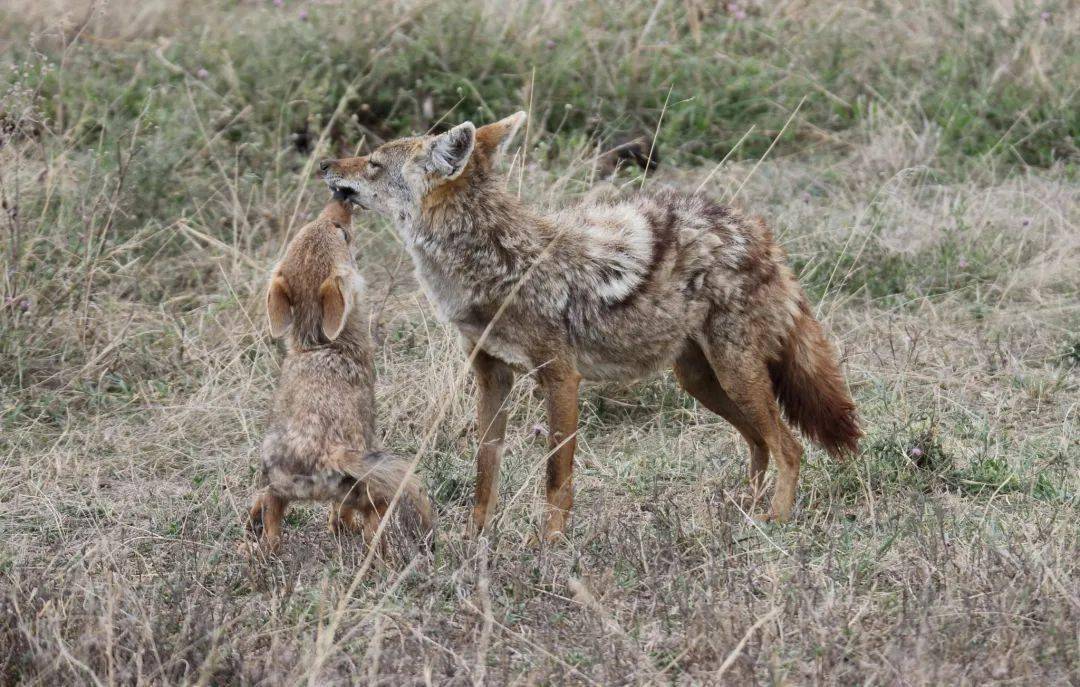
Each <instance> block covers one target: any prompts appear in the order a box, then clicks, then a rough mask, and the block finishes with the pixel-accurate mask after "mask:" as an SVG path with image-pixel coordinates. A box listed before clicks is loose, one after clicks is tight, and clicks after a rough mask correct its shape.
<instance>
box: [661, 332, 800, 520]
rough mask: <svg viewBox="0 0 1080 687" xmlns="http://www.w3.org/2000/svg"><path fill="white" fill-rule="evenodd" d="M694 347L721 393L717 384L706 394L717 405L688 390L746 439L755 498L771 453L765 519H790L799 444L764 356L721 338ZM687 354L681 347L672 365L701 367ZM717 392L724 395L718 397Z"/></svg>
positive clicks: (760, 486)
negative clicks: (772, 479) (773, 475)
mask: <svg viewBox="0 0 1080 687" xmlns="http://www.w3.org/2000/svg"><path fill="white" fill-rule="evenodd" d="M698 351H699V352H700V353H702V354H703V355H704V357H705V358H706V360H707V361H708V363H709V366H710V367H711V368H712V372H713V375H714V378H715V381H716V383H717V386H718V387H719V391H720V393H719V394H717V393H715V391H716V389H715V388H713V389H712V391H713V393H711V394H708V395H709V397H710V401H711V402H712V403H713V404H714V405H715V406H716V407H715V408H714V407H713V406H711V405H709V403H706V402H705V401H704V400H703V399H701V398H700V397H698V396H697V394H694V392H693V391H690V389H687V391H690V393H691V394H692V395H694V396H695V397H697V398H698V399H699V400H702V402H703V403H705V404H706V407H708V408H709V409H710V410H713V411H714V412H716V413H717V414H718V415H721V416H722V417H724V418H725V419H726V420H728V421H729V422H731V423H732V424H733V425H735V427H736V429H738V430H739V432H740V433H741V434H742V435H743V438H745V439H746V442H747V443H748V444H749V445H750V489H751V493H752V495H753V497H754V498H755V499H756V498H757V497H759V496H760V494H761V491H762V489H763V487H764V479H765V470H766V468H767V467H768V464H769V459H770V457H771V458H772V460H773V461H774V462H775V463H776V468H777V480H776V488H775V491H774V493H773V498H772V504H771V507H770V510H769V519H771V520H778V521H786V520H789V519H790V518H791V511H792V509H793V508H794V505H795V489H796V485H797V484H798V481H799V467H800V464H801V463H802V446H801V445H800V444H799V442H798V441H797V440H796V439H795V437H794V435H793V434H792V433H791V430H790V429H789V428H788V427H787V425H786V424H785V423H784V420H783V418H782V417H781V415H780V406H779V405H778V404H777V402H776V396H775V394H774V393H773V388H772V380H771V379H770V377H769V372H768V369H767V367H766V365H765V363H764V361H763V360H760V359H759V358H758V357H757V356H756V355H755V353H754V352H753V350H752V349H751V350H745V349H744V350H741V351H733V350H732V349H731V347H730V345H726V344H725V343H720V342H718V343H716V344H714V345H709V346H707V350H706V349H701V348H699V349H698ZM687 355H688V354H685V353H684V356H683V357H682V358H680V362H677V363H676V368H678V367H679V366H680V363H682V364H683V365H685V366H688V365H689V364H690V363H694V364H695V367H697V368H698V369H699V368H700V360H694V357H693V353H692V352H691V354H689V355H690V359H689V360H688V361H685V362H684V358H686V357H687ZM684 370H685V368H684ZM676 374H679V373H678V372H676ZM680 381H681V377H680ZM699 391H700V389H699ZM721 395H723V396H724V397H726V399H727V400H726V401H720V402H717V400H718V399H720V398H721Z"/></svg>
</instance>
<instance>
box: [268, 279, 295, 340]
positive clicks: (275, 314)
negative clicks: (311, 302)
mask: <svg viewBox="0 0 1080 687" xmlns="http://www.w3.org/2000/svg"><path fill="white" fill-rule="evenodd" d="M266 316H267V318H269V320H270V336H272V337H274V338H275V339H280V338H281V337H282V336H283V335H284V334H285V332H286V331H287V330H288V329H289V327H290V326H291V325H292V301H290V300H289V287H288V285H287V284H286V283H285V279H284V278H282V277H279V276H276V275H275V276H274V277H273V278H271V279H270V288H269V289H268V290H267V292H266Z"/></svg>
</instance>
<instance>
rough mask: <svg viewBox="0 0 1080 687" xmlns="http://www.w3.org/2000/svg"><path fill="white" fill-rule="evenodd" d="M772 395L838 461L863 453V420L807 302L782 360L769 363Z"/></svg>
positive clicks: (795, 421)
mask: <svg viewBox="0 0 1080 687" xmlns="http://www.w3.org/2000/svg"><path fill="white" fill-rule="evenodd" d="M769 375H770V376H771V377H772V383H773V390H774V391H775V392H776V397H777V399H778V400H779V401H780V405H781V407H782V408H783V409H784V414H785V415H787V418H788V420H790V421H791V423H792V424H794V425H795V426H797V427H798V428H799V429H800V430H802V432H803V434H805V435H806V436H807V437H808V438H809V439H810V440H811V441H813V442H815V443H817V444H819V445H820V446H821V447H822V448H824V449H825V450H826V451H828V453H829V455H831V456H832V457H834V458H843V457H845V456H846V455H848V454H854V453H855V452H856V451H858V449H859V438H860V437H862V434H863V433H862V430H861V429H859V417H858V413H857V412H856V410H855V402H854V401H852V400H851V394H850V393H848V388H847V384H845V383H844V378H843V376H842V375H841V374H840V365H839V364H838V362H837V355H836V349H835V348H833V345H832V343H830V342H829V340H828V339H827V338H825V332H823V331H822V329H821V325H820V324H819V323H818V321H817V320H816V319H814V316H813V314H811V312H810V308H809V306H808V305H807V304H806V301H805V300H804V301H802V302H801V303H800V312H799V314H798V315H796V317H795V325H794V326H793V327H792V328H791V331H790V332H789V333H788V338H787V340H786V341H785V342H784V346H783V349H782V350H781V352H780V357H779V359H778V360H776V361H774V362H772V363H770V364H769Z"/></svg>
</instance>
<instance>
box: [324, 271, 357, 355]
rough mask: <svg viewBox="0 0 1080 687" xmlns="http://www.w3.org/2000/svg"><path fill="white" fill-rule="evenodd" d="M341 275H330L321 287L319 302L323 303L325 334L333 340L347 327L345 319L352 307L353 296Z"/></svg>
mask: <svg viewBox="0 0 1080 687" xmlns="http://www.w3.org/2000/svg"><path fill="white" fill-rule="evenodd" d="M346 289H347V287H346V286H345V283H344V280H343V279H342V278H341V277H328V278H327V279H326V281H324V282H323V283H322V285H321V286H320V287H319V303H320V305H322V331H323V335H324V336H325V337H326V338H327V339H330V340H331V341H333V340H334V339H336V338H338V336H339V335H340V334H341V330H342V329H344V328H345V320H346V319H347V318H348V317H349V310H350V309H351V308H352V298H351V295H352V294H349V293H346Z"/></svg>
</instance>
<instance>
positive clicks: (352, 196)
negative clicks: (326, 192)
mask: <svg viewBox="0 0 1080 687" xmlns="http://www.w3.org/2000/svg"><path fill="white" fill-rule="evenodd" d="M326 184H327V186H329V187H330V192H331V193H333V194H334V200H339V201H342V202H345V203H352V204H353V205H356V206H357V207H359V208H360V209H361V210H367V206H365V205H364V204H363V203H361V202H360V200H359V199H358V198H357V193H356V189H354V188H352V187H351V186H346V185H345V183H344V182H342V181H340V180H336V179H335V180H330V179H327V181H326Z"/></svg>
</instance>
